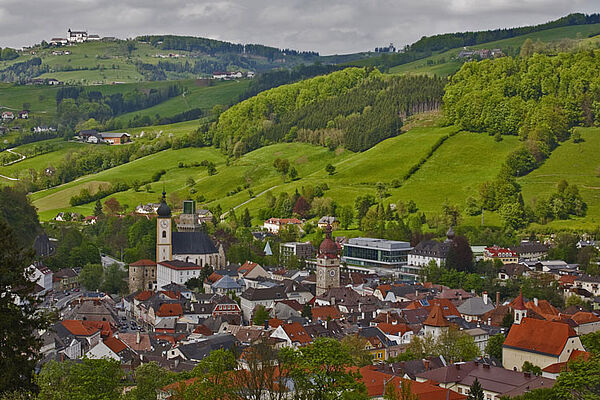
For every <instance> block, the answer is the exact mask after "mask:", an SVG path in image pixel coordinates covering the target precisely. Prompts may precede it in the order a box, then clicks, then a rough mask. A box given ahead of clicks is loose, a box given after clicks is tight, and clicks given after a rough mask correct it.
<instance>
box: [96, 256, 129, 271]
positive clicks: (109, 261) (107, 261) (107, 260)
mask: <svg viewBox="0 0 600 400" xmlns="http://www.w3.org/2000/svg"><path fill="white" fill-rule="evenodd" d="M100 260H101V262H102V266H103V267H104V268H106V267H110V266H111V265H113V264H117V265H118V266H119V267H121V268H122V269H125V270H126V269H127V268H125V263H124V262H122V261H119V260H117V259H115V258H112V257H111V256H106V255H103V256H100Z"/></svg>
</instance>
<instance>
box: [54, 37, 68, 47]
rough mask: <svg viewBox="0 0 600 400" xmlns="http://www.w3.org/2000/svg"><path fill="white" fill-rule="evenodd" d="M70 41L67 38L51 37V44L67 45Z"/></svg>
mask: <svg viewBox="0 0 600 400" xmlns="http://www.w3.org/2000/svg"><path fill="white" fill-rule="evenodd" d="M67 43H69V41H68V40H67V39H66V38H52V39H50V45H51V46H65V45H66V44H67Z"/></svg>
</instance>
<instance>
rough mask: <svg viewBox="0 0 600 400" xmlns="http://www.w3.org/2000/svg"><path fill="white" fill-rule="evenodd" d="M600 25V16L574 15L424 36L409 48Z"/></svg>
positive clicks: (452, 45) (449, 45)
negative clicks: (572, 26)
mask: <svg viewBox="0 0 600 400" xmlns="http://www.w3.org/2000/svg"><path fill="white" fill-rule="evenodd" d="M597 23H600V14H589V15H587V14H581V13H574V14H569V15H567V16H565V17H562V18H559V19H557V20H554V21H550V22H546V23H544V24H539V25H534V26H523V27H519V28H508V29H494V30H487V31H478V32H456V33H445V34H441V35H434V36H424V37H422V38H421V39H419V40H417V41H416V42H415V43H413V44H412V45H410V46H409V50H410V51H413V52H426V51H431V52H433V51H446V50H449V49H454V48H457V47H463V46H474V45H476V44H480V43H487V42H493V41H496V40H501V39H508V38H512V37H515V36H520V35H526V34H529V33H534V32H539V31H544V30H547V29H554V28H560V27H563V26H571V25H587V24H597Z"/></svg>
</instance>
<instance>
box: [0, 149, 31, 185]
mask: <svg viewBox="0 0 600 400" xmlns="http://www.w3.org/2000/svg"><path fill="white" fill-rule="evenodd" d="M6 151H8V152H9V153H12V154H16V155H18V156H19V159H18V160H14V161H11V162H9V163H6V164H4V165H2V166H3V167H6V166H8V165H11V164H14V163H18V162H19V161H23V160H24V159H26V158H27V157H25V156H24V155H23V154H20V153H17V152H16V151H13V149H6ZM0 178H4V179H8V180H9V181H18V180H19V178H11V177H10V176H6V175H1V174H0Z"/></svg>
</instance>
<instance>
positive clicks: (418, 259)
mask: <svg viewBox="0 0 600 400" xmlns="http://www.w3.org/2000/svg"><path fill="white" fill-rule="evenodd" d="M454 236H455V235H454V231H453V230H452V227H451V228H450V229H449V230H448V232H446V240H445V241H444V242H438V241H437V240H423V241H421V242H420V243H418V244H417V245H416V246H415V247H414V248H413V249H412V250H411V251H410V252H409V253H408V265H414V266H421V267H422V266H426V265H428V264H429V263H430V262H431V261H433V262H435V263H436V264H437V265H438V266H441V265H442V264H443V263H445V262H446V257H447V256H448V252H449V251H450V247H451V245H452V242H453V240H454Z"/></svg>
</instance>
